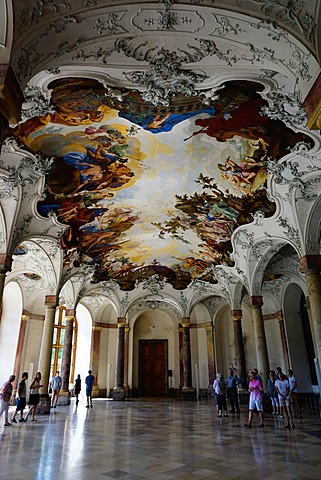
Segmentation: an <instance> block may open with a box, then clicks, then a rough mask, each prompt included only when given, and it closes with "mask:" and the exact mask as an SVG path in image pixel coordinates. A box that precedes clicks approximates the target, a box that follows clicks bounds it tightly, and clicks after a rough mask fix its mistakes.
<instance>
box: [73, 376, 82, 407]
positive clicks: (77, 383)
mask: <svg viewBox="0 0 321 480" xmlns="http://www.w3.org/2000/svg"><path fill="white" fill-rule="evenodd" d="M80 391H81V379H80V375H77V378H76V380H75V387H74V392H75V397H76V405H78V403H79V399H78V395H79V394H80Z"/></svg>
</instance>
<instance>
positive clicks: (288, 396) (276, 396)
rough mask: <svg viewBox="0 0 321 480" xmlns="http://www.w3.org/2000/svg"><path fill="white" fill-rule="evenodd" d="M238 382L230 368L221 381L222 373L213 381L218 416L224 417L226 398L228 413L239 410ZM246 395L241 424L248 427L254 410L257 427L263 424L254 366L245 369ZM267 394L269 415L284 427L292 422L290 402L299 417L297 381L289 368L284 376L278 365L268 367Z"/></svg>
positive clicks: (259, 382) (260, 388)
mask: <svg viewBox="0 0 321 480" xmlns="http://www.w3.org/2000/svg"><path fill="white" fill-rule="evenodd" d="M240 384H242V380H241V379H240V378H238V377H237V375H235V373H234V370H233V368H229V369H228V376H227V379H226V380H224V377H223V375H222V373H218V374H217V376H216V379H215V381H214V383H213V388H214V391H215V394H216V408H217V416H218V417H222V416H224V417H227V416H228V413H227V397H228V399H229V402H230V406H231V409H230V413H240V405H239V398H238V385H240ZM248 391H249V394H250V397H249V416H248V421H247V423H246V424H245V425H244V426H245V427H247V428H251V427H252V420H253V413H254V411H255V409H256V410H257V411H258V414H259V419H260V423H259V427H260V428H262V427H264V413H263V384H262V378H261V376H260V375H259V372H258V370H257V369H256V368H252V369H251V371H250V372H249V382H248ZM267 394H268V397H269V398H270V401H271V406H272V415H275V416H277V417H279V418H284V419H285V420H286V424H285V428H287V429H289V428H295V425H294V423H293V415H292V411H291V403H292V402H293V404H294V406H295V409H296V412H297V413H296V417H297V418H302V414H301V407H300V402H299V395H298V390H297V381H296V378H295V376H294V375H293V370H291V369H289V370H288V375H285V374H284V373H283V372H282V369H281V367H277V369H276V372H275V371H274V370H270V372H269V379H268V391H267Z"/></svg>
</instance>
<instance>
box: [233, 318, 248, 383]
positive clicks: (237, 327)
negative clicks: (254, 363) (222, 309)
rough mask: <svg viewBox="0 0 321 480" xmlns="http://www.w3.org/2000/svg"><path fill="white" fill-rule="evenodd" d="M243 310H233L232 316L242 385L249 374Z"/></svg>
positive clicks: (236, 357)
mask: <svg viewBox="0 0 321 480" xmlns="http://www.w3.org/2000/svg"><path fill="white" fill-rule="evenodd" d="M242 316H243V314H242V310H232V311H231V318H232V322H233V332H234V346H235V361H236V368H237V373H238V376H239V378H241V380H242V386H243V387H246V385H247V374H246V366H245V351H244V342H243V332H242Z"/></svg>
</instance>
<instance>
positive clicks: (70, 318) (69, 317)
mask: <svg viewBox="0 0 321 480" xmlns="http://www.w3.org/2000/svg"><path fill="white" fill-rule="evenodd" d="M65 319H66V322H73V321H74V319H75V317H74V315H65Z"/></svg>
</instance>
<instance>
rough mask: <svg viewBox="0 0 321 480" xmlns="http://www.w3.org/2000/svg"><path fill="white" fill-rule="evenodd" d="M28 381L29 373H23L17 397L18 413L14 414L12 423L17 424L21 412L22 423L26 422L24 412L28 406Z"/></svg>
mask: <svg viewBox="0 0 321 480" xmlns="http://www.w3.org/2000/svg"><path fill="white" fill-rule="evenodd" d="M27 379H28V372H23V374H22V379H21V380H20V382H19V384H18V390H17V396H16V405H17V408H16V411H15V412H14V414H13V417H12V420H11V422H12V423H17V420H16V416H17V413H18V412H19V411H20V420H19V422H20V423H23V422H25V419H24V418H23V411H24V409H25V406H26V404H27V385H26V380H27Z"/></svg>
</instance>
